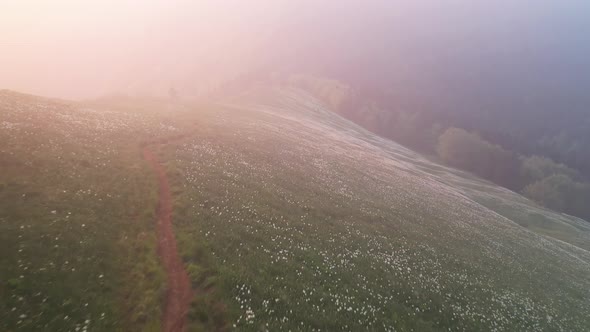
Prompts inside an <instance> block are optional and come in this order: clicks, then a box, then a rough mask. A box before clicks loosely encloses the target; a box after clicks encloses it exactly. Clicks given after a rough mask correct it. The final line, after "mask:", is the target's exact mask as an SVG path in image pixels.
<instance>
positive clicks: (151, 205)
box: [0, 94, 164, 331]
mask: <svg viewBox="0 0 590 332" xmlns="http://www.w3.org/2000/svg"><path fill="white" fill-rule="evenodd" d="M0 109H1V110H0V123H3V124H4V125H5V127H7V128H3V130H1V131H0V154H1V155H2V165H1V170H2V171H1V172H0V252H1V253H2V255H0V330H2V331H17V330H52V331H67V330H74V329H75V328H79V329H80V330H81V329H83V328H84V327H87V328H88V329H89V330H95V331H113V330H121V331H123V330H140V329H145V330H158V329H159V318H160V303H161V301H162V292H163V289H162V285H163V281H164V279H163V278H164V277H163V274H162V270H161V267H160V265H159V262H158V259H157V256H156V249H155V248H156V241H155V235H154V231H153V224H154V220H155V215H154V209H155V204H156V199H157V191H156V190H157V187H156V183H155V181H154V179H153V177H152V175H151V173H150V170H149V168H148V167H147V166H146V165H145V164H144V162H143V161H142V160H141V155H140V154H139V148H138V141H137V140H138V139H139V137H138V136H135V134H137V133H138V132H140V131H144V132H145V134H147V133H148V129H150V128H151V127H148V126H146V127H145V128H137V127H133V124H132V118H130V116H129V115H128V114H123V113H111V114H108V115H107V116H103V115H102V114H100V113H98V112H85V111H81V110H79V109H75V108H73V107H71V106H69V105H67V104H64V103H62V102H58V101H51V100H43V99H37V98H33V97H30V96H25V95H18V94H3V95H2V96H0ZM7 123H8V124H11V125H8V126H7V125H6V124H7Z"/></svg>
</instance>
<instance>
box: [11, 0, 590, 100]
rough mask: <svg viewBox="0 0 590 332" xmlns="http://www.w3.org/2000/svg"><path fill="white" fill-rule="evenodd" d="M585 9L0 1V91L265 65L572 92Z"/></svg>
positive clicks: (191, 78)
mask: <svg viewBox="0 0 590 332" xmlns="http://www.w3.org/2000/svg"><path fill="white" fill-rule="evenodd" d="M589 15H590V1H584V0H493V1H492V0H367V1H360V0H358V1H354V0H341V1H333V0H324V1H311V0H253V1H238V0H233V1H231V0H218V1H214V0H202V1H190V0H178V1H170V0H144V1H139V0H118V1H117V0H103V1H83V0H78V1H75V0H52V1H45V0H37V1H34V0H0V31H2V33H1V34H0V88H7V89H12V90H17V91H23V92H28V93H33V94H40V95H46V96H55V97H63V98H90V97H96V96H100V95H103V94H110V93H130V94H144V93H155V94H157V93H162V91H167V89H168V88H169V87H170V86H174V87H176V88H177V89H178V90H179V91H180V92H181V93H183V92H184V93H185V94H188V95H190V94H198V93H199V91H201V90H206V89H208V88H209V87H212V86H215V85H216V84H218V83H219V82H222V81H224V80H227V79H230V78H231V77H234V76H237V75H239V74H240V73H243V72H247V71H249V70H252V68H259V67H264V66H269V67H273V68H274V69H282V70H293V71H311V72H315V73H318V74H322V75H332V76H342V77H348V78H350V77H354V78H357V79H362V80H365V81H366V80H372V79H384V77H385V78H387V79H389V80H391V85H392V86H393V87H396V86H399V85H406V84H407V85H412V84H413V85H416V86H418V87H421V86H424V87H425V89H431V88H432V87H434V88H437V89H441V88H442V87H443V86H445V85H446V86H449V85H450V86H455V85H456V86H459V87H465V89H467V88H469V89H472V88H473V81H476V82H477V83H478V84H476V86H478V87H479V86H480V84H479V83H481V82H490V86H498V85H499V84H501V83H502V81H511V82H512V83H513V84H514V80H513V79H511V78H512V77H513V76H516V77H523V78H524V79H526V82H525V81H522V82H523V83H522V84H517V85H519V86H518V88H521V86H526V87H528V88H530V89H535V88H536V87H537V85H538V84H545V85H547V84H549V85H550V84H552V83H549V82H554V81H557V82H558V83H560V84H561V80H563V81H568V83H572V82H571V81H574V82H573V83H576V82H577V83H579V84H578V86H584V85H585V84H586V83H590V80H588V77H590V69H589V68H590V65H589V64H588V62H589V61H590V60H588V59H590V39H589V38H590V34H589V33H587V31H590V19H589V17H588V16H589ZM517 81H518V82H520V81H519V80H517ZM533 81H534V82H535V84H532V83H531V82H533ZM573 83H572V84H573ZM490 86H485V85H484V86H483V87H481V89H484V90H487V89H489V88H490Z"/></svg>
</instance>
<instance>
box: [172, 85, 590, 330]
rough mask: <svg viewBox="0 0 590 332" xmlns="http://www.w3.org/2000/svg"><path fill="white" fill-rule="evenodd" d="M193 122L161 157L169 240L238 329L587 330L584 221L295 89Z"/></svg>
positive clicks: (588, 259)
mask: <svg viewBox="0 0 590 332" xmlns="http://www.w3.org/2000/svg"><path fill="white" fill-rule="evenodd" d="M197 113H198V116H196V117H195V118H196V119H197V128H198V130H196V131H195V132H194V135H193V136H192V137H191V138H189V139H187V140H185V141H184V142H182V143H180V144H179V145H178V146H177V147H175V148H174V149H171V150H168V151H166V152H164V153H163V155H164V158H165V159H167V160H168V165H169V169H170V173H171V175H172V176H173V178H174V183H175V186H176V192H177V200H178V201H177V207H178V208H177V210H176V215H175V220H176V225H177V236H178V237H179V239H180V247H181V250H182V251H183V257H184V259H185V262H186V264H187V266H188V267H189V270H190V271H193V273H192V277H193V282H194V284H195V285H201V286H203V285H205V286H206V287H211V289H212V291H211V294H212V295H211V294H209V295H208V296H214V297H216V298H219V299H221V300H222V301H223V302H224V303H225V304H226V306H227V313H226V315H227V316H228V319H229V320H230V321H231V324H232V326H235V327H236V328H237V329H240V330H252V331H258V330H270V331H273V330H304V331H320V330H323V331H326V330H350V331H359V330H366V329H369V330H385V331H394V330H414V331H428V330H447V329H451V330H465V331H473V330H491V331H502V330H520V331H539V330H555V331H581V330H585V329H588V328H589V327H590V320H589V319H588V315H587V312H588V310H589V309H590V279H589V278H588V276H589V275H590V254H589V253H588V252H587V251H586V250H585V249H583V247H586V246H587V244H588V241H589V239H588V227H587V225H586V224H585V222H583V221H579V220H576V219H574V218H569V217H567V216H560V215H555V214H553V213H551V212H548V211H543V210H540V209H539V208H537V207H535V206H534V205H533V204H532V203H530V202H528V201H526V200H525V199H523V198H522V197H520V196H519V195H517V194H514V193H511V192H507V191H505V190H502V189H500V188H497V187H495V186H493V185H491V184H489V183H486V182H483V181H481V180H478V179H476V178H473V177H472V176H470V175H468V174H464V173H461V172H458V171H455V170H452V169H448V168H445V167H441V166H439V165H436V164H434V163H431V162H429V161H428V160H426V159H424V158H422V157H421V156H419V155H417V154H415V153H413V152H411V151H409V150H407V149H405V148H403V147H401V146H399V145H397V144H395V143H393V142H390V141H386V140H383V139H380V138H378V137H375V136H374V135H372V134H370V133H368V132H366V131H364V130H362V129H360V128H358V127H356V126H354V125H353V124H351V123H350V122H348V121H346V120H343V119H342V118H339V117H338V116H336V115H334V114H332V113H330V112H329V111H328V110H327V109H326V108H325V107H324V106H323V105H322V104H321V103H320V102H318V101H317V100H315V99H313V98H311V97H310V96H308V95H306V94H305V93H303V92H302V91H298V90H289V89H265V88H264V89H255V90H253V91H252V92H250V93H248V94H245V95H243V96H240V97H238V98H236V99H234V100H231V101H229V102H226V103H225V104H223V105H218V106H217V107H215V108H211V107H210V108H207V109H203V110H201V111H199V112H197ZM492 208H494V209H495V210H492ZM519 214H523V215H525V217H526V218H527V219H526V220H525V219H519V218H521V217H522V216H519ZM535 215H539V217H535ZM511 217H512V218H513V219H510V218H511ZM522 218H524V217H522ZM535 218H537V219H535ZM541 218H542V220H538V219H541ZM525 221H527V222H528V223H529V224H535V223H536V222H538V223H541V222H544V223H547V224H550V225H562V226H560V227H563V228H564V229H566V230H565V231H563V232H562V234H560V236H559V237H561V239H559V238H555V237H551V236H548V235H547V234H549V232H546V230H545V229H543V228H542V225H541V224H538V225H537V228H539V232H534V231H531V229H527V228H526V227H523V226H525V225H524V223H525ZM564 240H568V241H569V242H564ZM572 243H573V244H579V245H580V246H575V245H573V244H572ZM193 319H195V320H199V319H201V320H203V321H206V320H207V319H209V317H208V316H207V315H206V314H195V315H194V316H193Z"/></svg>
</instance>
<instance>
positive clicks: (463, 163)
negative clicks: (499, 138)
mask: <svg viewBox="0 0 590 332" xmlns="http://www.w3.org/2000/svg"><path fill="white" fill-rule="evenodd" d="M341 112H342V113H343V115H344V116H346V117H348V118H350V119H351V120H353V121H355V122H357V123H359V124H361V125H363V126H364V127H366V128H368V129H370V130H372V131H374V132H376V133H378V134H380V135H382V136H384V137H388V138H391V139H393V140H395V141H397V142H399V143H401V144H404V145H406V146H408V147H410V148H412V149H415V150H418V151H421V152H424V153H427V154H431V155H436V156H438V157H439V158H440V160H441V161H443V162H444V163H446V164H448V165H450V166H453V167H456V168H459V169H463V170H467V171H469V172H472V173H474V174H476V175H478V176H480V177H482V178H484V179H487V180H490V181H492V182H494V183H496V184H499V185H501V186H504V187H506V188H509V189H511V190H514V191H517V192H520V193H522V194H523V195H524V196H526V197H528V198H530V199H532V200H534V201H535V202H537V203H539V204H540V205H543V206H545V207H548V208H550V209H553V210H556V211H560V212H564V213H567V214H570V215H574V216H577V217H580V218H583V219H586V220H590V204H589V202H590V182H588V180H587V175H586V174H582V173H581V172H579V171H578V170H575V169H573V168H571V167H568V166H566V165H565V164H563V163H558V162H555V161H554V160H553V159H551V158H550V157H548V156H539V155H523V154H520V153H518V152H515V151H512V150H509V149H506V148H505V147H503V146H500V145H499V144H495V143H493V142H490V141H488V140H486V139H485V138H483V137H482V136H481V135H479V134H477V133H475V132H470V131H468V130H465V129H462V128H457V127H455V126H453V123H452V122H451V121H449V119H444V118H443V117H441V116H435V115H432V114H429V113H421V112H406V111H397V112H396V111H387V110H385V109H383V108H382V107H380V106H378V105H377V104H375V103H363V104H361V103H359V101H355V104H353V103H352V102H351V100H349V101H348V104H347V105H346V107H344V108H341Z"/></svg>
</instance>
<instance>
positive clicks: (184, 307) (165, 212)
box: [143, 146, 192, 332]
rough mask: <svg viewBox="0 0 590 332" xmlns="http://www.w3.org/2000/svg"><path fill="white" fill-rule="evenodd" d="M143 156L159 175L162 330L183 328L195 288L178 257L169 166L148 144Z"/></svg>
mask: <svg viewBox="0 0 590 332" xmlns="http://www.w3.org/2000/svg"><path fill="white" fill-rule="evenodd" d="M143 158H144V159H145V160H146V161H147V162H148V163H149V164H150V165H151V167H152V169H153V171H154V173H155V174H156V175H157V177H158V183H159V187H160V189H159V199H158V209H157V215H158V224H157V226H156V227H157V234H158V255H159V256H160V260H161V262H162V265H163V266H164V270H165V272H166V276H167V281H168V284H167V290H166V302H165V305H164V310H163V313H162V329H163V331H164V332H178V331H183V330H184V329H185V326H186V315H187V313H188V311H189V308H190V303H191V299H192V290H191V283H190V280H189V277H188V275H187V273H186V271H185V270H184V265H183V263H182V260H181V259H180V257H179V256H178V250H177V247H176V238H175V237H174V228H173V226H172V194H171V193H170V184H169V183H168V176H167V175H166V169H165V168H164V167H163V166H162V164H161V163H160V161H159V160H158V158H157V156H156V155H155V154H154V153H153V152H152V150H151V149H150V147H149V146H145V147H144V148H143Z"/></svg>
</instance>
